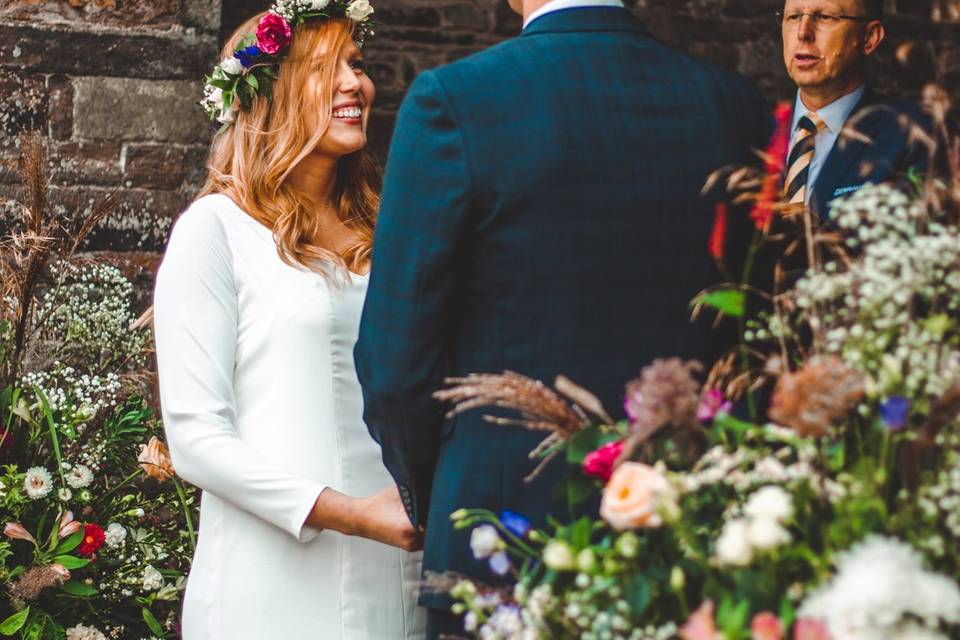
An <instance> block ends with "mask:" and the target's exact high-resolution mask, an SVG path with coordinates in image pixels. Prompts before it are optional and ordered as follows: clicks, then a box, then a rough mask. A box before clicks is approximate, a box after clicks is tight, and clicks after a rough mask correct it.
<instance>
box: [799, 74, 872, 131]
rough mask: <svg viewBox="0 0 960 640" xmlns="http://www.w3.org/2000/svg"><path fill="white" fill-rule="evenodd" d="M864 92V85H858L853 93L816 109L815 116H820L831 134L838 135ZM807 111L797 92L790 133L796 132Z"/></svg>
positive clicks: (865, 88)
mask: <svg viewBox="0 0 960 640" xmlns="http://www.w3.org/2000/svg"><path fill="white" fill-rule="evenodd" d="M866 90H867V87H866V85H860V86H859V87H858V88H857V89H856V90H855V91H853V92H851V93H848V94H847V95H845V96H843V97H842V98H837V99H836V100H834V101H833V102H831V103H830V104H828V105H827V106H825V107H822V108H820V109H818V110H817V111H816V114H817V115H818V116H820V119H821V120H823V123H824V124H825V125H827V128H828V129H830V132H831V133H840V130H841V129H843V124H844V123H845V122H846V121H847V119H848V118H849V117H850V114H851V113H853V110H854V109H855V108H856V107H857V104H859V102H860V99H861V98H863V94H864V93H865V92H866ZM808 111H810V109H807V107H806V106H805V105H804V104H803V100H801V99H800V92H799V91H797V99H796V101H795V102H794V106H793V128H792V129H791V131H796V130H797V126H798V125H799V124H800V118H802V117H803V116H805V115H806V114H807V112H808Z"/></svg>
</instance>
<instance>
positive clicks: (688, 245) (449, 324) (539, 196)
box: [356, 8, 769, 607]
mask: <svg viewBox="0 0 960 640" xmlns="http://www.w3.org/2000/svg"><path fill="white" fill-rule="evenodd" d="M768 120H769V116H768V114H767V112H766V110H765V107H764V104H763V100H762V99H761V97H760V95H759V93H758V92H757V91H756V89H755V88H754V87H753V85H752V84H750V83H749V82H747V81H746V80H745V79H744V78H742V77H740V76H738V75H736V74H733V73H729V72H726V71H722V70H720V69H717V68H715V67H713V66H710V65H707V64H704V63H702V62H698V61H696V60H694V59H691V58H688V57H686V56H684V55H682V54H680V53H678V52H676V51H674V50H673V49H671V48H669V47H667V46H665V45H663V44H661V43H659V42H657V41H656V40H654V39H653V38H652V37H650V36H649V35H648V34H647V33H646V32H645V30H644V29H643V27H642V26H641V24H640V23H639V22H638V21H637V20H636V19H635V18H634V17H633V16H632V15H631V14H630V13H629V12H628V11H626V10H623V9H616V8H589V9H587V8H580V9H570V10H566V11H560V12H556V13H550V14H547V15H545V16H543V17H542V18H539V19H538V20H536V21H535V22H534V23H533V24H531V25H530V26H529V27H528V28H527V29H526V30H525V31H524V32H523V34H522V35H521V36H520V37H518V38H515V39H513V40H510V41H508V42H505V43H503V44H501V45H498V46H496V47H493V48H491V49H489V50H487V51H485V52H483V53H480V54H477V55H474V56H472V57H469V58H466V59H464V60H461V61H458V62H456V63H453V64H450V65H448V66H445V67H442V68H439V69H436V70H432V71H427V72H424V73H422V74H421V75H420V76H419V77H418V78H417V79H416V81H415V82H414V83H413V85H412V87H411V88H410V91H409V94H408V96H407V97H406V99H405V101H404V103H403V105H402V107H401V109H400V113H399V116H398V119H397V124H396V131H395V134H394V138H393V141H392V146H391V148H390V152H389V158H388V163H387V170H386V178H385V184H384V189H383V204H382V208H381V212H380V217H379V221H378V224H377V229H376V235H375V241H374V250H373V272H372V275H371V279H370V288H369V292H368V297H367V302H366V306H365V308H364V313H363V320H362V324H361V328H360V338H359V342H358V344H357V348H356V363H357V370H358V373H359V377H360V381H361V383H362V385H363V391H364V399H365V411H364V413H365V419H366V422H367V425H368V427H369V429H370V432H371V434H372V435H373V437H374V438H376V439H377V441H378V442H379V443H380V444H381V446H382V448H383V458H384V462H385V463H386V466H387V468H388V469H389V470H390V472H391V473H392V474H393V477H394V478H395V479H396V481H397V484H398V485H399V486H400V490H401V496H402V497H403V499H404V503H405V505H406V506H407V508H408V512H409V514H410V516H411V519H412V520H413V521H415V522H418V523H420V524H425V525H426V527H427V541H426V551H425V561H424V568H425V569H426V570H428V571H443V570H455V571H460V572H464V573H468V574H474V575H478V576H481V577H484V578H486V577H489V573H488V572H487V570H486V569H485V568H484V567H483V566H482V565H481V564H480V563H478V562H476V561H475V560H473V558H472V557H471V555H470V549H469V546H468V541H467V540H468V538H467V536H468V532H463V533H456V534H455V533H454V532H453V531H452V529H451V526H450V523H449V515H450V514H451V512H453V511H454V510H456V509H458V508H460V507H478V508H488V509H492V510H494V511H498V510H500V509H504V508H509V509H513V510H516V511H519V512H522V513H525V514H526V515H527V516H529V517H530V518H531V519H532V520H533V522H534V523H535V525H543V524H544V521H545V519H546V516H547V514H551V513H552V514H554V515H556V516H557V517H559V518H561V519H565V518H566V517H567V511H566V507H565V504H564V501H563V500H558V499H556V497H555V496H554V493H553V490H554V488H555V486H556V485H558V484H560V481H561V479H562V477H563V475H562V474H563V473H564V471H565V469H564V465H563V464H560V463H556V464H553V465H552V466H550V467H549V468H548V469H547V471H546V473H544V474H543V475H542V476H541V477H540V478H539V479H538V480H537V481H536V482H533V483H530V484H525V483H524V481H523V478H524V477H525V476H526V475H527V474H529V473H530V472H531V471H532V469H533V466H534V463H532V462H531V461H530V460H529V459H528V458H527V454H528V452H529V451H530V450H531V449H533V448H534V446H535V445H536V444H537V443H538V442H539V441H540V440H541V439H542V438H543V436H544V434H543V433H529V432H524V431H522V430H519V429H516V428H505V427H494V426H491V425H489V424H486V423H485V422H483V420H482V418H481V414H482V412H481V411H477V412H473V413H470V414H466V415H462V416H460V417H457V418H455V419H452V420H445V419H444V412H445V407H442V406H440V404H438V403H437V402H435V401H434V400H433V399H432V398H431V394H432V393H433V392H434V391H435V390H437V389H439V388H441V387H442V386H443V380H444V378H445V377H446V376H450V375H465V374H468V373H471V372H500V371H503V370H504V369H511V370H514V371H517V372H520V373H522V374H525V375H528V376H532V377H534V378H538V379H541V380H544V381H546V382H547V383H552V382H553V380H554V378H555V376H557V374H561V373H562V374H566V375H567V376H569V377H570V378H572V379H573V380H574V381H576V382H578V383H580V384H582V385H584V386H586V387H587V388H589V389H592V390H594V391H596V392H597V393H598V394H599V395H600V397H601V399H602V400H603V401H604V403H605V404H606V406H607V408H608V410H609V411H611V412H614V411H615V410H617V409H618V408H619V407H620V406H621V403H622V396H623V385H624V383H625V382H627V380H629V379H630V378H633V377H635V376H636V375H637V373H638V371H639V369H640V368H641V367H642V366H644V365H646V364H648V363H650V362H651V361H652V360H653V359H654V358H657V357H665V356H681V357H683V356H687V357H702V356H704V354H705V353H707V351H708V350H709V348H710V344H709V337H708V335H707V334H708V332H707V331H704V330H702V329H703V327H699V326H694V325H691V324H690V323H689V302H690V300H691V299H692V298H693V297H694V296H695V295H696V294H697V293H698V292H699V291H700V290H701V289H702V288H703V287H704V286H706V285H708V284H710V283H712V282H715V281H716V279H717V274H716V273H715V272H714V265H713V262H712V260H711V259H710V258H709V257H708V255H707V252H706V247H707V241H708V237H709V232H710V227H711V219H712V215H711V214H712V209H711V207H710V206H709V205H708V204H707V203H706V202H704V201H703V200H702V199H701V198H700V197H699V195H698V193H699V191H700V189H701V187H702V186H703V184H704V181H705V179H706V178H707V176H708V174H709V173H710V172H711V171H712V170H714V169H717V168H719V167H721V166H723V165H727V164H731V163H741V164H742V163H746V162H747V161H748V160H749V158H750V151H749V149H750V147H757V148H759V147H763V146H764V145H765V143H766V129H767V122H768ZM422 601H423V602H424V603H425V604H427V605H428V606H433V607H439V606H441V604H440V603H442V599H437V598H431V597H425V598H423V599H422Z"/></svg>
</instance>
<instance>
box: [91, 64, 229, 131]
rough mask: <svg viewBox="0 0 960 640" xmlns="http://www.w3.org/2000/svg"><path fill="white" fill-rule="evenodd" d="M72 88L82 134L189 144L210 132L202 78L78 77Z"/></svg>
mask: <svg viewBox="0 0 960 640" xmlns="http://www.w3.org/2000/svg"><path fill="white" fill-rule="evenodd" d="M74 91H75V95H74V109H73V127H74V136H76V137H78V138H83V139H89V140H124V141H125V140H149V141H159V142H180V143H187V144H190V143H198V142H203V141H206V140H209V138H210V134H211V126H210V121H209V120H208V119H207V117H206V115H205V114H204V113H203V110H202V109H200V108H199V107H198V106H197V105H196V102H197V101H198V100H199V99H200V94H201V91H202V87H201V85H200V83H198V82H181V81H172V80H157V81H150V80H134V79H127V78H101V77H95V78H77V79H76V80H75V81H74Z"/></svg>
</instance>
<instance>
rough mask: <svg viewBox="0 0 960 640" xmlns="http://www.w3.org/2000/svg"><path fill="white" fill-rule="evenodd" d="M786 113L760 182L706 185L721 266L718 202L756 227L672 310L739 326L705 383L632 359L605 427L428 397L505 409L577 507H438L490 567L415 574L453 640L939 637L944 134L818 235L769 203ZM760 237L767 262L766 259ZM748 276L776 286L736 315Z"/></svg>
mask: <svg viewBox="0 0 960 640" xmlns="http://www.w3.org/2000/svg"><path fill="white" fill-rule="evenodd" d="M942 111H943V113H946V110H945V109H944V110H942ZM785 113H786V112H785V111H784V110H783V109H782V108H781V109H778V111H777V112H776V114H775V115H776V120H777V122H778V123H779V124H780V125H781V126H779V127H778V129H779V131H778V133H777V134H776V135H775V136H774V140H773V141H772V143H771V145H770V148H769V149H768V150H767V154H766V155H765V165H766V166H765V167H764V169H763V170H758V171H751V170H746V169H745V170H738V171H735V172H733V173H728V174H725V175H718V176H717V177H715V180H716V183H720V182H723V183H725V184H726V186H727V187H729V188H730V189H731V191H733V192H734V194H735V198H734V202H733V203H732V204H730V205H727V204H724V205H721V206H718V207H717V212H716V223H715V225H714V231H713V233H712V234H711V237H710V240H709V246H708V250H709V251H710V253H711V254H712V255H713V256H714V257H715V258H716V259H717V260H718V261H719V260H723V258H724V253H725V251H724V249H725V243H726V240H727V237H726V236H727V234H728V233H729V230H730V223H731V220H732V216H734V215H738V214H737V210H738V209H740V210H742V211H743V213H742V215H743V216H745V218H744V219H745V220H747V221H748V222H750V223H752V226H753V227H754V231H753V233H755V237H754V243H753V246H752V247H751V249H750V251H749V256H748V259H747V260H746V262H745V265H744V274H743V276H742V277H741V278H740V279H738V280H737V281H735V282H733V283H732V284H727V285H723V286H720V287H715V288H712V289H710V290H708V291H706V292H704V294H702V295H701V296H698V298H697V299H696V300H695V301H694V303H693V306H694V308H695V311H696V312H697V313H703V312H705V310H706V309H713V310H715V311H716V312H718V313H719V314H720V315H722V316H726V317H728V318H732V319H733V320H735V321H736V322H738V323H739V326H740V330H741V331H740V333H741V338H742V339H741V343H740V344H739V345H738V346H737V347H736V348H735V349H734V350H733V351H732V352H731V353H730V354H729V355H728V356H727V357H725V358H723V359H721V360H720V361H719V362H718V363H716V365H714V366H713V367H712V368H711V369H710V370H709V371H708V372H707V371H705V369H704V367H703V366H701V365H700V364H699V363H697V362H684V361H681V360H678V359H665V360H658V361H656V362H653V363H651V364H650V365H649V366H647V367H645V368H644V369H643V370H642V372H641V374H640V377H639V378H637V379H636V380H634V381H632V382H630V383H629V384H628V385H627V388H626V394H625V400H624V409H625V413H626V415H627V419H626V420H623V421H614V420H612V419H610V418H609V416H608V415H607V413H606V411H604V408H603V407H601V406H600V404H599V402H598V401H597V399H596V398H595V397H594V396H592V395H591V394H590V393H588V392H587V391H585V390H583V389H581V388H579V387H577V386H576V385H575V384H573V383H572V382H571V381H569V380H566V379H562V378H561V379H559V380H558V381H557V383H556V384H555V385H554V388H553V389H551V388H549V387H547V386H546V385H544V384H542V383H540V382H537V381H534V380H529V379H527V378H524V377H523V376H520V375H518V374H515V373H509V372H508V373H505V374H502V375H472V376H468V377H466V378H460V379H453V380H450V381H448V382H449V385H450V386H449V388H447V389H444V390H442V391H440V392H438V393H437V394H436V397H437V398H438V399H440V400H441V401H444V402H450V403H453V408H452V413H454V414H456V413H459V412H462V411H469V410H473V409H476V408H477V407H481V406H496V407H501V408H504V407H505V408H508V409H514V410H516V411H517V412H519V417H518V418H516V419H511V418H503V417H496V418H494V417H490V418H488V419H489V420H490V421H491V422H492V423H494V424H496V425H501V426H504V425H513V426H519V427H523V428H527V429H532V430H539V431H546V432H547V433H548V436H547V438H546V439H545V440H544V442H543V443H542V444H541V445H540V446H539V447H538V448H537V449H536V450H535V451H534V452H533V453H532V454H531V455H532V457H534V458H539V459H540V460H541V462H542V463H546V462H548V461H551V460H556V459H558V458H562V459H564V460H565V461H566V464H567V465H569V473H568V477H569V478H568V480H567V486H566V490H567V496H568V502H570V503H571V504H580V505H587V504H590V503H589V502H588V501H589V500H590V499H596V498H599V510H598V512H596V514H595V515H593V516H588V517H583V518H581V519H579V520H576V521H574V522H570V523H561V522H556V521H550V522H549V523H548V526H547V527H546V528H543V529H540V528H535V527H533V526H531V523H530V522H528V521H527V520H526V519H525V518H524V517H523V515H522V514H517V513H512V512H504V513H499V514H497V513H492V512H489V511H484V510H477V509H461V510H459V511H457V512H456V513H454V514H453V515H452V521H453V523H454V526H455V527H457V528H459V529H465V530H470V531H471V533H470V545H471V549H472V552H473V554H474V557H475V558H477V559H478V560H483V561H485V562H486V563H487V564H488V566H489V570H490V576H489V583H490V584H485V583H483V582H482V581H481V580H477V579H475V578H467V577H464V576H459V575H446V574H445V575H440V576H432V577H431V580H430V583H431V586H432V588H436V589H440V590H446V591H448V592H449V593H451V594H452V596H453V597H454V599H455V601H456V602H457V604H456V605H455V611H456V612H457V613H460V614H462V615H463V619H464V631H465V634H466V635H468V636H470V637H478V638H483V639H485V640H501V639H502V640H535V639H546V638H558V639H563V638H570V639H573V638H582V639H583V640H673V639H676V638H679V639H680V640H748V639H749V640H783V639H786V638H792V639H793V640H877V639H881V638H882V639H884V640H933V639H940V640H948V639H950V638H957V637H960V544H958V540H960V325H958V323H957V317H958V315H957V312H958V308H960V141H958V140H956V139H952V140H947V141H946V143H945V150H946V156H947V162H948V165H949V171H948V173H947V175H946V176H934V175H929V176H926V177H925V178H924V179H920V177H918V176H912V182H911V184H908V185H906V186H905V187H904V188H894V187H891V186H884V185H879V186H876V185H871V186H865V187H863V188H862V189H860V190H859V191H858V192H856V193H855V194H852V195H850V196H848V197H847V198H846V199H845V200H843V201H840V202H838V203H837V204H835V205H834V206H833V207H832V209H831V212H830V220H829V221H828V222H827V223H825V224H824V223H821V222H820V221H819V220H816V219H814V218H813V216H812V215H811V214H810V212H808V211H802V210H796V209H795V208H793V209H791V208H789V207H788V206H786V205H782V204H781V203H779V202H778V200H779V189H780V186H779V183H778V180H779V174H780V172H781V171H782V165H781V164H780V163H778V162H777V161H776V160H775V158H774V156H781V155H785V154H784V153H782V152H783V151H784V150H785V147H784V146H783V143H784V139H783V136H784V135H787V129H785V128H784V127H783V126H782V124H783V122H785V121H786V118H785V117H784V114H785ZM944 132H946V129H944ZM941 150H943V149H941ZM744 204H746V205H748V206H747V207H746V208H745V210H744V209H743V208H742V207H740V206H739V205H744ZM777 242H782V243H784V244H783V246H784V247H786V250H778V251H775V252H770V253H776V254H777V255H778V256H779V257H780V262H781V264H778V265H776V266H775V267H774V266H773V265H765V264H764V262H762V261H761V260H760V257H761V256H763V255H764V251H765V249H766V248H767V247H770V246H771V245H773V244H774V243H777ZM798 256H799V257H802V258H806V264H805V267H806V268H805V270H802V271H801V273H800V274H799V275H798V276H797V277H795V278H794V279H793V280H792V281H791V280H789V279H788V278H786V277H785V275H784V274H786V273H787V272H788V269H787V268H786V267H785V266H784V264H783V263H786V262H790V261H796V259H797V257H798ZM759 265H764V266H766V267H768V268H770V269H771V271H773V270H775V271H776V273H777V274H778V277H777V278H774V282H773V291H769V292H762V293H761V294H760V295H758V296H757V297H758V298H759V299H760V300H761V302H762V304H759V305H758V304H752V303H751V302H750V300H748V297H749V296H750V295H751V294H754V293H756V287H755V286H754V285H753V282H754V279H753V277H752V274H751V270H752V269H755V268H757V267H758V266H759ZM731 280H733V279H732V278H731ZM764 395H767V396H769V402H766V401H764V400H763V399H762V396H764ZM584 508H585V507H584Z"/></svg>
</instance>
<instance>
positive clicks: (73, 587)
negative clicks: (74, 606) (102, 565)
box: [60, 580, 97, 597]
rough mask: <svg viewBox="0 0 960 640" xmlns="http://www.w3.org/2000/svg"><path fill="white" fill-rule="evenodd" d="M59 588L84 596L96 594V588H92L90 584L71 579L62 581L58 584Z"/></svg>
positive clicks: (71, 593) (74, 594) (73, 594)
mask: <svg viewBox="0 0 960 640" xmlns="http://www.w3.org/2000/svg"><path fill="white" fill-rule="evenodd" d="M60 589H62V590H63V591H66V592H67V593H69V594H70V595H72V596H80V597H86V596H95V595H97V590H96V589H94V588H93V587H91V586H90V585H87V584H83V583H82V582H77V581H75V580H71V581H70V582H65V583H63V584H62V585H60Z"/></svg>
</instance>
